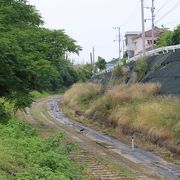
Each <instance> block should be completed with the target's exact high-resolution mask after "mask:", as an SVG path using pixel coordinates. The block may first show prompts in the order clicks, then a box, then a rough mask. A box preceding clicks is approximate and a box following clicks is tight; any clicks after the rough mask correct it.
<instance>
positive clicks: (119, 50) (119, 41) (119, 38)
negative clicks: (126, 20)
mask: <svg viewBox="0 0 180 180" xmlns="http://www.w3.org/2000/svg"><path fill="white" fill-rule="evenodd" d="M113 29H117V30H118V40H114V41H118V45H119V48H118V52H119V60H120V59H121V28H120V27H114V28H113Z"/></svg>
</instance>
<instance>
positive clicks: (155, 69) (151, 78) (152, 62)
mask: <svg viewBox="0 0 180 180" xmlns="http://www.w3.org/2000/svg"><path fill="white" fill-rule="evenodd" d="M145 62H146V63H147V66H148V68H147V70H146V72H145V74H143V75H142V76H141V77H140V78H138V75H137V72H136V63H137V62H134V61H131V62H130V63H128V64H127V65H126V66H125V67H126V68H127V69H128V73H127V74H125V75H123V76H124V77H123V82H124V83H132V82H142V83H147V82H153V83H159V84H161V88H160V91H159V92H160V94H175V95H179V94H180V51H177V52H173V53H168V54H160V55H155V56H152V57H148V58H147V59H146V60H145ZM115 78H116V77H114V76H113V73H112V72H107V73H105V74H100V75H96V76H94V77H93V78H92V79H91V82H95V83H100V84H103V85H104V86H106V85H108V83H109V81H110V80H115ZM119 78H121V77H119Z"/></svg>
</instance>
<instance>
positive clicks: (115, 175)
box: [25, 96, 180, 180]
mask: <svg viewBox="0 0 180 180" xmlns="http://www.w3.org/2000/svg"><path fill="white" fill-rule="evenodd" d="M60 100H61V97H59V96H54V97H49V98H45V99H43V100H40V101H37V102H35V103H33V105H32V108H31V109H28V110H27V112H28V113H27V114H25V118H26V119H27V120H28V121H29V122H31V123H33V124H36V126H39V127H41V129H42V130H43V131H44V132H47V133H48V131H59V130H61V131H64V132H65V133H66V134H67V135H68V136H69V137H70V138H71V139H73V141H74V142H78V144H79V146H80V148H81V151H80V153H79V154H73V155H72V157H74V159H75V160H77V161H78V162H79V163H83V164H86V165H87V167H88V169H89V172H90V173H91V174H93V176H94V177H95V178H97V179H135V178H134V176H133V175H131V174H129V173H127V172H126V170H125V169H128V170H130V171H131V172H133V174H135V176H136V177H137V179H145V180H146V179H163V180H164V179H173V180H176V179H177V180H178V179H180V178H179V177H180V176H179V175H180V167H178V166H176V165H174V164H171V163H168V162H166V161H164V160H163V159H161V158H160V157H158V156H155V155H153V154H152V153H150V152H147V151H144V150H141V149H138V148H136V149H135V151H134V152H132V150H131V146H130V145H126V144H123V143H122V142H120V141H118V140H116V139H114V138H111V137H108V136H106V135H103V134H101V133H100V132H97V131H95V130H93V129H90V128H87V127H85V126H83V125H82V124H80V123H78V122H75V121H73V120H70V119H68V118H66V117H65V116H64V115H63V113H62V112H61V111H60V109H59V107H58V102H59V101H60ZM122 167H123V168H122Z"/></svg>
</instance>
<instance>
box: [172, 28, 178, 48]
mask: <svg viewBox="0 0 180 180" xmlns="http://www.w3.org/2000/svg"><path fill="white" fill-rule="evenodd" d="M172 44H173V45H176V44H180V25H179V26H178V27H177V28H176V29H175V30H174V32H173V35H172Z"/></svg>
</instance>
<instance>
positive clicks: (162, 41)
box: [157, 26, 180, 47]
mask: <svg viewBox="0 0 180 180" xmlns="http://www.w3.org/2000/svg"><path fill="white" fill-rule="evenodd" d="M176 44H180V26H177V28H175V29H174V30H173V31H170V30H165V31H163V32H162V33H161V35H160V38H159V40H158V41H157V46H158V47H162V46H170V45H176Z"/></svg>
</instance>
